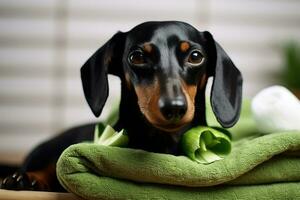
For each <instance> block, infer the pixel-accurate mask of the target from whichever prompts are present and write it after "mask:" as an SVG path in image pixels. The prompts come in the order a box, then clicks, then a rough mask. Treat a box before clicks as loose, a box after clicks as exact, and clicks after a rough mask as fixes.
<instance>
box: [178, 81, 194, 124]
mask: <svg viewBox="0 0 300 200" xmlns="http://www.w3.org/2000/svg"><path fill="white" fill-rule="evenodd" d="M181 82H182V91H183V94H184V96H185V98H186V101H187V111H186V114H185V115H184V117H183V118H182V119H181V121H182V123H189V122H190V121H192V120H193V118H194V113H195V97H196V94H197V86H196V85H187V84H186V83H185V82H184V81H181Z"/></svg>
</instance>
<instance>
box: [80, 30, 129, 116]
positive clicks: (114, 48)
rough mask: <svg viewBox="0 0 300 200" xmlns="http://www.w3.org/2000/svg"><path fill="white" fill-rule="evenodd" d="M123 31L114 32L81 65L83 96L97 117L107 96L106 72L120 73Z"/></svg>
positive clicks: (123, 40)
mask: <svg viewBox="0 0 300 200" xmlns="http://www.w3.org/2000/svg"><path fill="white" fill-rule="evenodd" d="M124 42H125V33H122V32H118V33H116V34H115V35H114V36H113V37H112V38H111V39H110V40H109V41H108V42H106V43H105V44H104V45H103V46H102V47H101V48H99V49H98V50H97V51H96V52H95V53H94V54H93V55H92V56H91V57H90V58H89V59H88V60H87V61H86V63H85V64H84V65H83V66H82V67H81V80H82V85H83V91H84V95H85V98H86V100H87V102H88V104H89V106H90V108H91V109H92V111H93V113H94V115H95V116H96V117H98V116H99V115H100V114H101V112H102V109H103V107H104V104H105V102H106V99H107V97H108V77H107V74H108V73H110V74H114V75H120V73H121V70H122V68H121V67H122V65H121V60H122V54H123V48H124Z"/></svg>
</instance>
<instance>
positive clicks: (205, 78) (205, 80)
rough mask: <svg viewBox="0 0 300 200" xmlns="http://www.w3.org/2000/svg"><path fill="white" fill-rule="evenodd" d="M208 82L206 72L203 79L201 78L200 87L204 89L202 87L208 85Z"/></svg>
mask: <svg viewBox="0 0 300 200" xmlns="http://www.w3.org/2000/svg"><path fill="white" fill-rule="evenodd" d="M206 83H207V75H206V74H204V75H203V76H202V78H201V80H200V85H199V87H200V88H201V89H202V88H203V87H204V86H205V85H206Z"/></svg>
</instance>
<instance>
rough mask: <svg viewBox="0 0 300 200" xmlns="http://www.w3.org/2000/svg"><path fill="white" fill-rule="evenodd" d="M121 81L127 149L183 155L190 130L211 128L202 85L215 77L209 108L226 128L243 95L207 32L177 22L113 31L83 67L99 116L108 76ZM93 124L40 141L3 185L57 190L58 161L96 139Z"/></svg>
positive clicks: (233, 72)
mask: <svg viewBox="0 0 300 200" xmlns="http://www.w3.org/2000/svg"><path fill="white" fill-rule="evenodd" d="M108 74H112V75H116V76H118V77H119V78H120V80H121V102H120V110H119V120H118V122H117V123H116V124H115V125H114V128H115V129H116V130H117V131H120V130H121V129H123V128H124V129H126V130H127V132H128V136H129V147H130V148H137V149H143V150H146V151H151V152H160V153H170V154H174V155H178V154H180V153H181V152H180V148H179V140H180V138H181V135H182V134H183V133H184V132H185V131H186V130H188V129H190V128H192V127H194V126H198V125H206V119H205V87H206V83H207V79H208V78H209V77H213V85H212V90H211V96H210V100H211V105H212V109H213V112H214V114H215V116H216V118H217V120H218V121H219V123H220V124H221V125H222V126H223V127H231V126H233V125H234V124H235V123H236V122H237V120H238V118H239V113H240V107H241V99H242V76H241V73H240V72H239V70H238V69H237V68H236V67H235V65H234V64H233V62H232V61H231V59H230V58H229V56H228V55H227V54H226V53H225V51H224V50H223V49H222V48H221V46H220V45H219V44H218V43H217V42H216V41H215V40H214V39H213V37H212V35H211V34H210V33H209V32H207V31H204V32H200V31H198V30H197V29H195V28H194V27H192V26H191V25H189V24H187V23H184V22H178V21H165V22H146V23H143V24H140V25H138V26H136V27H134V28H133V29H132V30H130V31H128V32H125V33H123V32H118V33H116V34H115V35H114V36H113V37H112V38H111V39H110V40H109V41H108V42H107V43H106V44H104V45H103V46H102V47H101V48H100V49H98V50H97V51H96V52H95V53H94V55H92V56H91V57H90V58H89V59H88V60H87V62H86V63H85V64H84V65H83V67H82V68H81V79H82V84H83V90H84V94H85V97H86V100H87V102H88V104H89V106H90V107H91V110H92V111H93V113H94V115H95V116H97V117H98V116H99V115H100V114H101V111H102V108H103V106H104V104H105V102H106V99H107V96H108V91H109V89H108V80H107V75H108ZM94 127H95V124H89V125H85V126H80V127H77V128H73V129H71V130H68V131H66V132H65V133H63V134H61V135H59V136H57V137H55V138H53V139H51V140H49V141H47V142H45V143H43V144H41V145H39V146H38V147H37V148H35V149H34V150H33V151H32V152H31V153H30V155H29V156H28V157H27V159H26V160H25V162H24V164H23V166H22V167H21V169H20V170H19V171H18V172H17V173H15V174H14V175H13V176H9V177H7V178H6V179H5V180H4V181H3V184H2V188H6V189H33V190H51V191H60V190H61V189H62V188H61V186H60V185H59V183H58V181H57V179H56V176H55V163H56V161H57V159H58V157H59V155H60V154H61V153H62V151H63V150H64V149H65V148H67V147H68V146H70V145H71V144H74V143H78V142H81V141H83V140H92V138H93V131H94Z"/></svg>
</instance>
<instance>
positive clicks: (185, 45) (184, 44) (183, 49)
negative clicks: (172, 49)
mask: <svg viewBox="0 0 300 200" xmlns="http://www.w3.org/2000/svg"><path fill="white" fill-rule="evenodd" d="M189 48H190V44H189V43H188V42H181V44H180V51H181V52H186V51H187V50H188V49H189Z"/></svg>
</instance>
